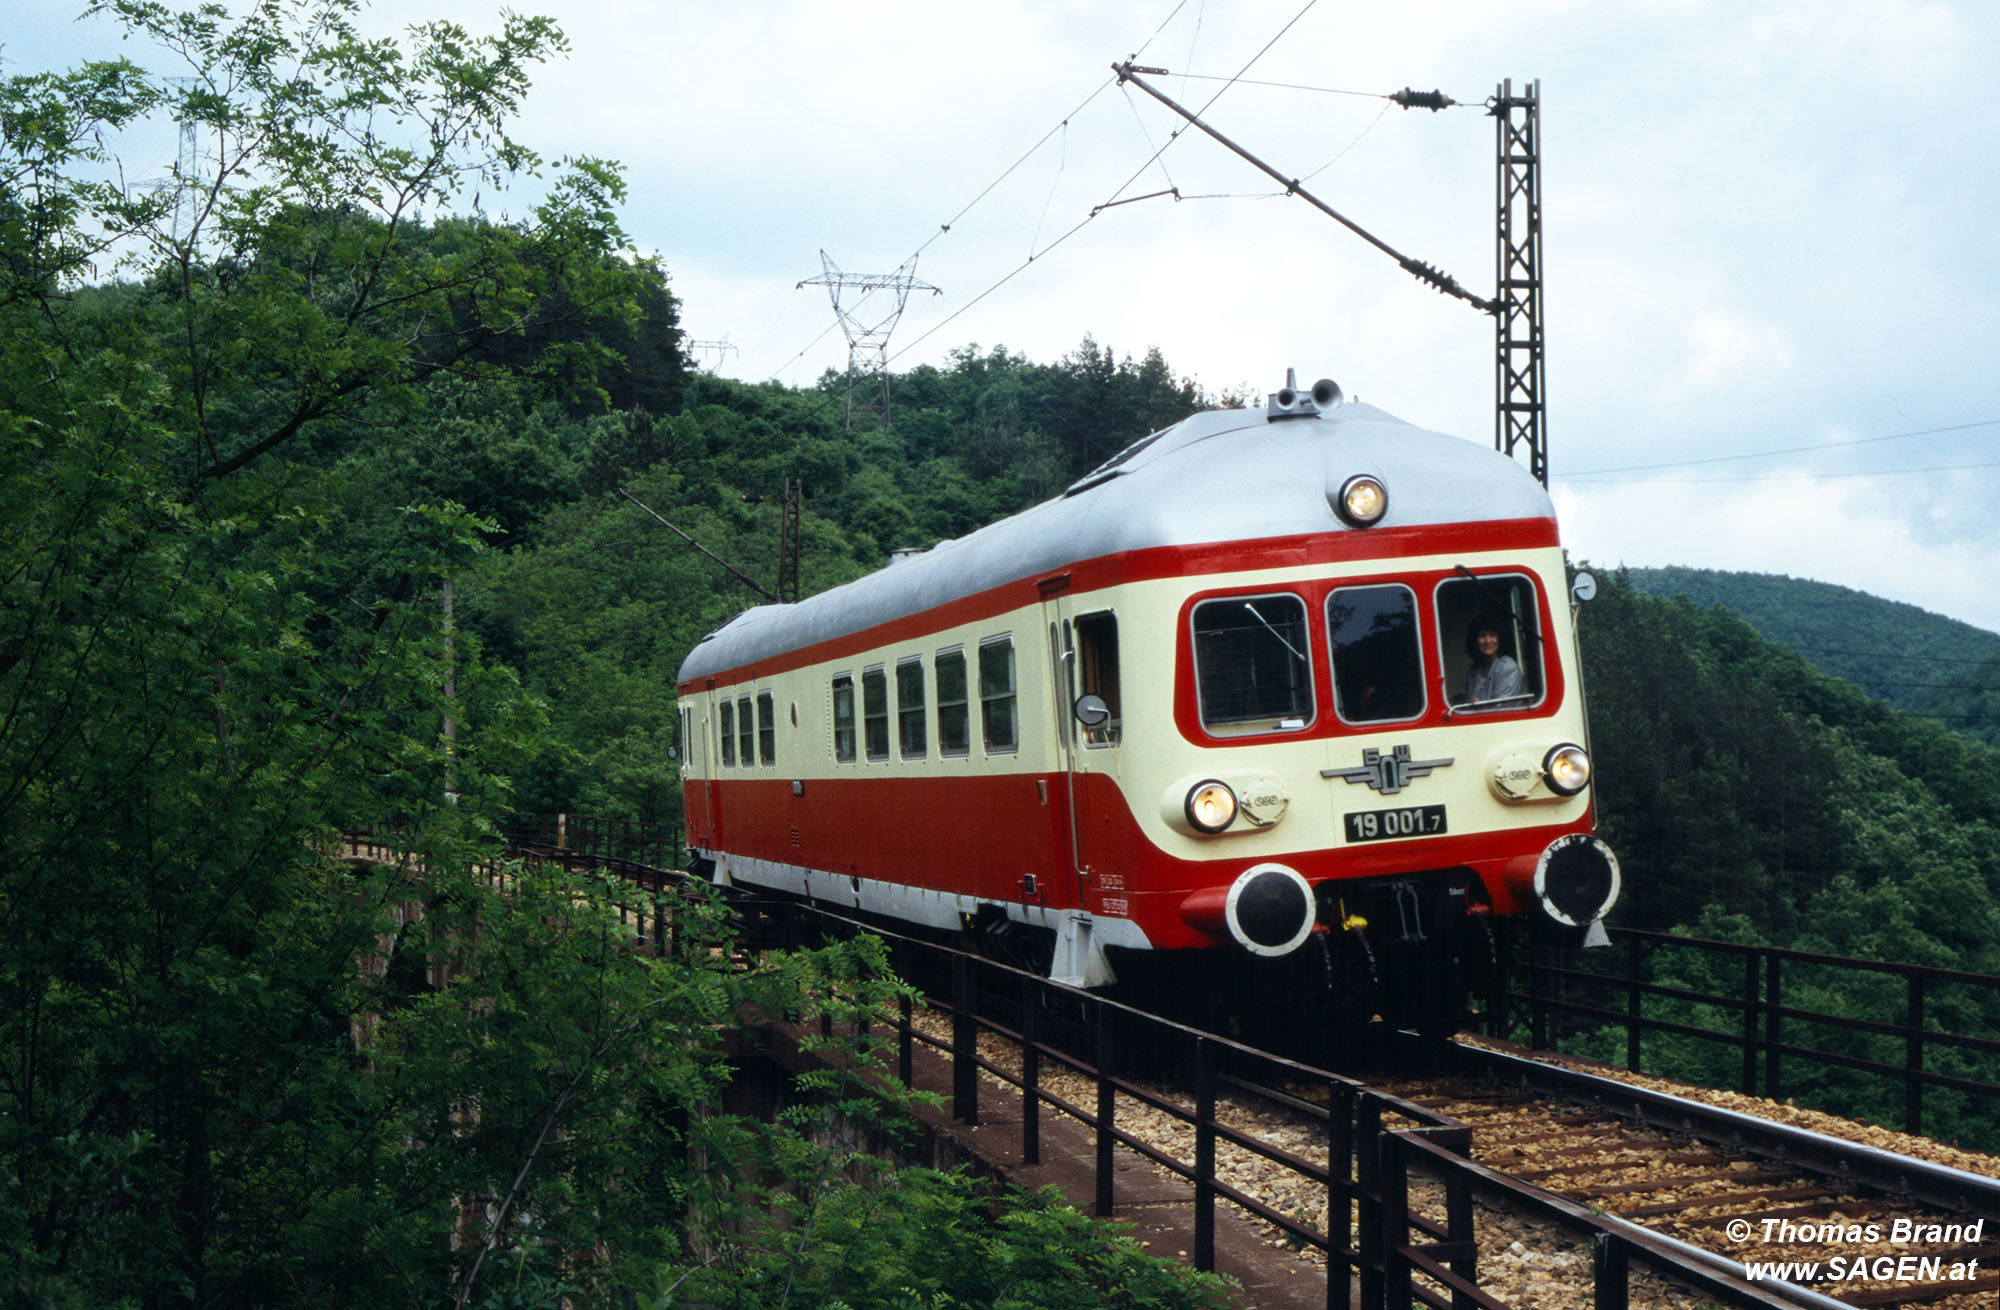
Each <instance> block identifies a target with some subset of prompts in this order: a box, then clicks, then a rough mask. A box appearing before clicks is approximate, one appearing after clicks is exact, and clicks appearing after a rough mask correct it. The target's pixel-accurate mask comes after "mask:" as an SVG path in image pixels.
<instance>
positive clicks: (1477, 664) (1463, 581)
mask: <svg viewBox="0 0 2000 1310" xmlns="http://www.w3.org/2000/svg"><path fill="white" fill-rule="evenodd" d="M1437 612H1438V643H1439V646H1440V648H1441V649H1440V652H1439V654H1440V656H1441V660H1440V663H1441V665H1442V667H1443V668H1444V682H1445V694H1446V698H1447V699H1448V700H1449V702H1450V704H1451V707H1452V712H1453V713H1455V714H1463V713H1468V712H1479V713H1483V712H1486V711H1499V710H1523V709H1527V708H1529V707H1531V706H1533V705H1535V704H1537V703H1538V702H1540V700H1541V699H1542V693H1543V690H1544V687H1545V683H1544V664H1543V650H1542V635H1541V627H1540V624H1539V623H1538V622H1537V616H1538V615H1539V614H1540V613H1541V609H1540V607H1539V605H1537V603H1536V595H1535V583H1534V579H1532V578H1530V577H1528V576H1526V575H1525V574H1520V573H1482V574H1478V575H1474V574H1472V573H1471V572H1470V571H1462V572H1461V574H1460V576H1458V577H1456V578H1447V579H1445V580H1444V581H1443V582H1440V583H1439V584H1438V588H1437Z"/></svg>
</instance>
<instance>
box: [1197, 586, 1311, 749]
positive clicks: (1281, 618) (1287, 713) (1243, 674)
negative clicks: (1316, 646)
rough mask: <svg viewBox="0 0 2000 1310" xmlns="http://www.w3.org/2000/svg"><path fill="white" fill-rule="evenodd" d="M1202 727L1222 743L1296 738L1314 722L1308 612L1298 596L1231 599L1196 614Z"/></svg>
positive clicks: (1211, 602)
mask: <svg viewBox="0 0 2000 1310" xmlns="http://www.w3.org/2000/svg"><path fill="white" fill-rule="evenodd" d="M1193 619H1194V668H1195V689H1196V692H1197V697H1198V699H1199V701H1200V705H1201V726H1202V727H1204V728H1206V729H1207V730H1208V731H1209V732H1212V733H1214V734H1216V735H1217V736H1220V737H1237V736H1245V735H1248V734H1250V733H1255V732H1295V731H1297V730H1299V729H1301V728H1304V727H1305V726H1306V725H1307V724H1308V723H1310V722H1311V721H1312V718H1313V687H1312V661H1311V660H1310V659H1309V658H1308V657H1307V654H1306V652H1307V650H1308V646H1309V639H1308V638H1307V636H1306V605H1305V602H1304V601H1303V600H1300V599H1299V598H1298V597H1297V596H1294V595H1290V594H1285V595H1278V596H1231V597H1228V598H1226V599H1223V600H1207V601H1203V602H1202V603H1201V604H1199V605H1197V606H1195V607H1194V615H1193Z"/></svg>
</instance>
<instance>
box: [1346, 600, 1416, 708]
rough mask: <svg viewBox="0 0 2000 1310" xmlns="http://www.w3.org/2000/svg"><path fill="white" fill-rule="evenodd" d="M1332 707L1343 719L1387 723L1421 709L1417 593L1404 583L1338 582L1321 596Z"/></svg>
mask: <svg viewBox="0 0 2000 1310" xmlns="http://www.w3.org/2000/svg"><path fill="white" fill-rule="evenodd" d="M1326 639H1327V646H1328V648H1329V650H1330V652H1331V653H1332V656H1333V710H1334V713H1336V714H1338V715H1339V716H1340V719H1341V722H1343V723H1387V722H1391V721H1393V720H1397V719H1414V718H1417V717H1418V716H1419V715H1421V714H1422V713H1423V712H1424V661H1423V653H1422V647H1421V645H1420V643H1419V640H1418V637H1417V594H1416V593H1415V592H1413V591H1411V590H1410V589H1409V588H1408V587H1405V586H1400V585H1393V584H1392V585H1384V586H1379V587H1339V588H1336V589H1335V590H1334V591H1333V592H1332V594H1330V595H1329V596H1328V597H1327V598H1326Z"/></svg>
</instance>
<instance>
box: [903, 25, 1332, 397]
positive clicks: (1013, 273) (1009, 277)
mask: <svg viewBox="0 0 2000 1310" xmlns="http://www.w3.org/2000/svg"><path fill="white" fill-rule="evenodd" d="M1318 3H1319V0H1306V5H1305V8H1303V9H1301V10H1299V12H1298V13H1296V14H1294V15H1292V18H1291V21H1290V22H1288V23H1286V24H1285V25H1284V26H1283V27H1281V28H1279V29H1278V32H1277V35H1275V36H1273V37H1272V38H1271V39H1270V40H1269V41H1266V42H1265V43H1264V45H1263V48H1262V49H1260V50H1258V51H1257V53H1256V54H1254V55H1252V56H1250V59H1249V61H1248V62H1247V63H1245V64H1244V65H1243V67H1242V69H1240V70H1239V71H1238V74H1237V76H1239V77H1240V76H1242V74H1243V73H1246V72H1248V71H1249V70H1250V69H1251V67H1252V66H1254V65H1255V64H1256V62H1257V61H1258V60H1260V59H1262V58H1263V57H1264V56H1265V55H1266V54H1267V53H1269V51H1270V49H1271V47H1272V46H1274V45H1276V44H1277V43H1278V42H1279V40H1280V39H1282V38H1283V37H1284V35H1285V33H1287V32H1289V31H1291V30H1292V28H1293V26H1294V25H1295V24H1297V23H1298V21H1299V20H1300V19H1301V18H1304V17H1305V16H1306V14H1307V13H1308V12H1309V11H1310V10H1311V9H1312V7H1313V6H1314V5H1316V4H1318ZM1177 12H1178V11H1177ZM1163 26H1164V25H1163ZM1155 35H1157V33H1155ZM1114 80H1116V81H1121V82H1122V81H1124V80H1126V79H1125V77H1124V76H1123V75H1121V76H1120V77H1118V78H1116V79H1114ZM1103 89H1104V88H1103V87H1099V88H1098V90H1097V91H1093V92H1091V98H1092V99H1095V98H1096V96H1097V94H1098V93H1099V92H1101V91H1102V90H1103ZM1228 90H1229V87H1228V86H1224V87H1222V88H1221V90H1218V91H1217V92H1216V93H1215V94H1214V95H1213V96H1210V97H1209V99H1208V104H1206V105H1203V106H1202V111H1203V112H1207V110H1208V109H1209V108H1210V106H1213V105H1214V104H1215V102H1216V101H1217V100H1219V99H1221V98H1222V95H1223V93H1224V92H1226V91H1228ZM1085 103H1086V104H1088V103H1089V101H1088V100H1086V101H1085ZM1080 107H1081V106H1079V108H1080ZM1063 121H1064V124H1065V125H1066V124H1067V123H1068V121H1069V120H1068V119H1064V120H1063ZM1051 135H1053V133H1051ZM1179 137H1180V133H1179V132H1175V133H1174V134H1173V135H1172V136H1170V137H1168V138H1167V143H1166V145H1163V146H1161V147H1160V148H1159V149H1157V150H1155V151H1154V152H1153V153H1152V154H1151V155H1150V156H1148V157H1147V159H1146V162H1145V163H1143V164H1141V165H1139V167H1138V169H1137V170H1136V171H1135V172H1134V173H1133V174H1132V176H1130V177H1128V178H1126V179H1125V181H1124V183H1123V184H1121V185H1120V186H1119V188H1118V189H1117V190H1116V191H1113V192H1112V193H1111V199H1110V200H1109V201H1107V202H1106V203H1105V204H1102V205H1099V206H1097V207H1096V208H1095V209H1093V210H1091V211H1090V212H1089V213H1088V214H1086V215H1084V216H1083V217H1082V218H1081V219H1079V220H1078V221H1077V223H1076V225H1075V226H1074V227H1071V228H1070V229H1069V230H1068V231H1066V232H1064V233H1063V234H1062V235H1061V236H1059V237H1057V238H1056V239H1055V240H1054V241H1051V242H1050V243H1049V244H1048V245H1046V246H1044V247H1042V248H1041V249H1040V250H1038V251H1032V252H1030V253H1029V255H1028V257H1027V258H1026V259H1025V260H1023V261H1022V262H1021V263H1020V264H1018V265H1016V266H1015V267H1014V268H1013V269H1011V270H1010V271H1009V272H1007V273H1006V274H1004V275H1003V276H1002V277H1001V278H1000V280H999V281H997V282H995V283H994V284H993V285H992V286H990V287H988V288H986V290H984V291H982V292H980V293H979V294H978V295H976V296H974V297H973V298H972V299H971V300H968V301H967V302H965V304H963V305H961V306H959V308H957V309H955V310H953V311H952V312H951V313H950V314H948V315H946V316H945V318H944V319H942V320H941V321H940V322H938V323H937V324H936V325H935V326H933V327H931V328H930V329H929V330H928V331H926V332H923V333H922V334H920V335H919V336H918V337H917V338H916V340H914V341H912V342H910V344H909V345H907V346H904V347H903V348H902V349H901V350H899V351H897V352H896V353H895V354H894V355H892V356H890V357H889V359H888V360H886V361H884V362H885V363H893V362H894V361H895V360H898V359H901V358H902V357H903V356H904V355H907V354H908V353H910V351H912V350H914V349H916V348H917V347H918V346H919V345H921V344H922V343H923V342H924V341H926V340H927V339H929V338H930V337H931V336H932V335H934V334H935V333H937V332H939V331H941V330H943V329H944V328H945V326H946V325H948V324H950V323H951V322H953V321H954V320H956V319H957V318H958V317H959V315H961V314H963V313H965V312H966V311H967V310H969V309H971V308H972V307H973V306H974V305H977V304H978V303H979V302H980V301H982V300H984V299H986V297H988V296H990V295H992V294H993V293H994V292H995V291H998V290H999V289H1000V288H1001V287H1003V286H1006V285H1007V284H1008V283H1009V282H1011V281H1013V280H1014V279H1015V278H1016V277H1019V276H1020V275H1021V274H1022V273H1023V272H1024V271H1026V269H1027V268H1028V267H1029V266H1030V265H1031V264H1033V263H1034V262H1035V261H1036V260H1037V259H1040V258H1041V257H1042V256H1043V255H1046V254H1048V253H1049V252H1050V251H1052V250H1054V249H1055V248H1056V247H1057V246H1060V245H1061V244H1062V243H1063V242H1065V241H1067V240H1069V239H1070V238H1071V237H1073V236H1075V235H1076V234H1077V233H1078V232H1080V231H1082V230H1083V228H1084V227H1085V226H1086V225H1088V224H1089V223H1090V222H1091V220H1093V219H1095V218H1096V217H1097V216H1098V215H1099V214H1101V213H1103V212H1104V211H1105V210H1106V209H1108V208H1111V207H1112V206H1113V205H1115V204H1118V203H1120V202H1119V200H1118V197H1119V196H1120V195H1121V194H1123V193H1124V191H1125V188H1126V187H1129V186H1131V185H1132V184H1133V183H1134V182H1136V181H1138V180H1139V178H1140V177H1141V176H1143V175H1144V174H1145V172H1146V170H1147V169H1149V168H1151V167H1152V166H1153V163H1154V161H1155V160H1157V159H1159V157H1160V156H1161V155H1163V154H1165V153H1166V152H1167V150H1168V149H1169V148H1170V147H1171V146H1172V145H1173V143H1174V142H1175V141H1176V140H1178V139H1179ZM1042 139H1043V141H1046V140H1047V139H1048V138H1047V137H1044V138H1042ZM1017 167H1018V165H1017ZM991 189H992V188H990V187H989V188H988V190H991ZM982 194H984V193H982ZM1160 194H1166V193H1164V192H1162V193H1160ZM946 230H949V226H948V225H947V229H946ZM931 239H932V240H936V239H937V238H936V237H935V236H934V237H932V238H931ZM926 244H928V242H927V243H926Z"/></svg>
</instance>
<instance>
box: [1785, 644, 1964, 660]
mask: <svg viewBox="0 0 2000 1310" xmlns="http://www.w3.org/2000/svg"><path fill="white" fill-rule="evenodd" d="M1792 649H1793V650H1796V651H1802V652H1803V651H1810V652H1811V653H1813V654H1815V655H1846V656H1850V657H1852V658H1854V659H1869V660H1922V661H1923V662H1924V663H1926V664H1991V663H1992V662H1993V658H1994V656H1993V655H1988V656H1986V657H1985V658H1984V659H1976V660H1971V659H1965V658H1963V657H1955V656H1950V655H1898V654H1895V653H1893V652H1891V651H1886V650H1839V649H1836V648H1834V647H1831V646H1794V647H1792ZM1994 654H1995V655H2000V650H1996V651H1995V652H1994Z"/></svg>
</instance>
